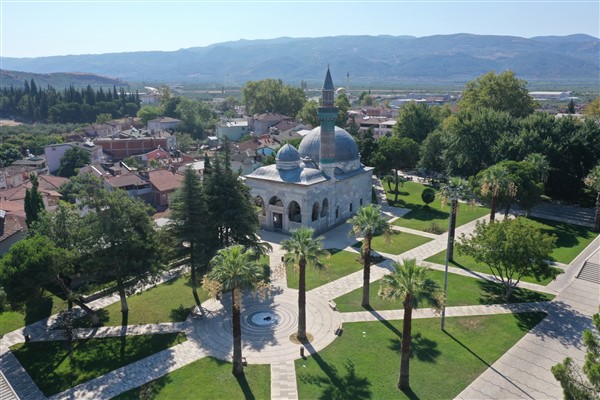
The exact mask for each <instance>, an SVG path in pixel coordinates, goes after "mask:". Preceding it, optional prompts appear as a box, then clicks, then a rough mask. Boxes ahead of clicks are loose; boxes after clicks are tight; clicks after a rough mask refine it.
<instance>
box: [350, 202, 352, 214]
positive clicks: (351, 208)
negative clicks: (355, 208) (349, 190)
mask: <svg viewBox="0 0 600 400" xmlns="http://www.w3.org/2000/svg"><path fill="white" fill-rule="evenodd" d="M350 212H352V202H351V203H350Z"/></svg>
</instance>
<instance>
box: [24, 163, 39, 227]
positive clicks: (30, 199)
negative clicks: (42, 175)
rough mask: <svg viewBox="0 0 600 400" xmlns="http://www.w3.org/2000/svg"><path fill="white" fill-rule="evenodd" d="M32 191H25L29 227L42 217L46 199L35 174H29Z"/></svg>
mask: <svg viewBox="0 0 600 400" xmlns="http://www.w3.org/2000/svg"><path fill="white" fill-rule="evenodd" d="M29 181H30V182H31V189H29V188H27V189H26V190H25V205H24V208H25V223H26V224H27V226H28V227H30V226H31V224H32V223H33V222H34V221H37V220H38V219H39V217H40V213H41V212H42V211H43V210H44V199H43V198H42V194H41V193H40V192H39V190H38V188H39V186H40V184H39V182H38V177H37V175H36V174H34V173H33V172H32V173H30V174H29Z"/></svg>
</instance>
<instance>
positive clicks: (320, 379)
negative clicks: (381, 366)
mask: <svg viewBox="0 0 600 400" xmlns="http://www.w3.org/2000/svg"><path fill="white" fill-rule="evenodd" d="M312 357H313V358H314V359H315V361H316V362H317V364H318V365H319V367H321V370H322V371H323V372H324V373H325V375H326V376H322V375H312V374H303V373H300V374H299V379H300V380H301V381H302V382H304V383H307V384H310V385H315V386H318V387H319V388H322V392H321V395H320V396H319V400H330V399H335V400H345V399H353V400H364V399H371V398H372V396H373V395H372V393H371V389H369V388H370V386H371V382H370V381H369V379H368V378H366V377H360V376H358V375H357V374H356V367H355V366H354V363H353V362H352V361H350V360H346V361H345V362H344V369H345V370H346V373H345V374H343V375H342V374H340V372H339V371H338V369H337V368H336V367H335V366H334V365H330V364H328V363H326V362H325V361H324V360H323V359H322V358H321V356H320V355H319V354H318V353H313V354H312Z"/></svg>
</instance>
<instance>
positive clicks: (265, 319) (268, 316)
mask: <svg viewBox="0 0 600 400" xmlns="http://www.w3.org/2000/svg"><path fill="white" fill-rule="evenodd" d="M278 320H279V318H278V317H277V315H276V314H275V313H272V312H270V311H266V312H263V311H257V312H253V313H252V314H250V315H249V316H248V317H247V318H246V321H247V322H248V323H249V324H251V325H254V326H258V327H261V326H270V325H274V324H276V323H277V321H278Z"/></svg>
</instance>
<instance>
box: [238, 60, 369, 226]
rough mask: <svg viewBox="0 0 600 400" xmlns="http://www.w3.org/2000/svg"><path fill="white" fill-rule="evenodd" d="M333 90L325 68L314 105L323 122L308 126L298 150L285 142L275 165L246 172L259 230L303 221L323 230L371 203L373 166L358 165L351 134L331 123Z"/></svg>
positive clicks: (300, 224) (333, 114) (304, 224)
mask: <svg viewBox="0 0 600 400" xmlns="http://www.w3.org/2000/svg"><path fill="white" fill-rule="evenodd" d="M334 94H335V89H334V87H333V81H332V79H331V73H330V72H329V68H327V75H326V76H325V84H324V85H323V98H322V102H321V106H320V107H319V108H318V116H319V120H320V122H321V126H319V127H317V128H315V129H313V130H312V131H310V133H308V134H307V135H306V136H305V137H304V138H303V139H302V142H300V146H299V148H298V149H296V148H295V147H294V146H291V145H289V144H286V145H284V146H283V147H282V148H281V149H280V150H279V152H277V156H276V163H275V165H268V166H264V167H261V168H258V169H257V170H255V171H254V172H252V173H251V174H248V175H246V176H244V179H245V182H246V184H247V185H248V186H249V187H250V192H251V194H252V196H253V197H254V199H255V201H256V204H257V206H259V207H260V208H261V210H260V211H259V219H260V224H261V227H262V228H263V229H267V230H271V231H283V232H289V231H290V230H292V229H295V228H298V227H300V226H306V227H310V228H313V229H314V230H315V231H316V232H324V231H326V230H328V229H330V228H332V227H334V226H336V225H339V224H341V223H343V222H344V221H346V219H348V218H349V217H351V216H352V215H353V214H354V213H356V211H357V210H358V209H359V208H360V207H361V206H363V205H365V204H368V203H370V202H371V187H372V174H373V168H372V167H366V166H364V165H363V164H361V162H360V154H359V153H358V145H357V144H356V141H355V140H354V138H353V137H352V136H351V135H350V134H349V133H348V132H346V131H345V130H344V129H342V128H340V127H338V126H335V121H336V118H337V115H338V109H337V108H336V107H335V105H334Z"/></svg>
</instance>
